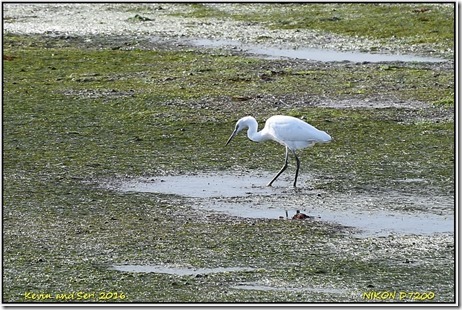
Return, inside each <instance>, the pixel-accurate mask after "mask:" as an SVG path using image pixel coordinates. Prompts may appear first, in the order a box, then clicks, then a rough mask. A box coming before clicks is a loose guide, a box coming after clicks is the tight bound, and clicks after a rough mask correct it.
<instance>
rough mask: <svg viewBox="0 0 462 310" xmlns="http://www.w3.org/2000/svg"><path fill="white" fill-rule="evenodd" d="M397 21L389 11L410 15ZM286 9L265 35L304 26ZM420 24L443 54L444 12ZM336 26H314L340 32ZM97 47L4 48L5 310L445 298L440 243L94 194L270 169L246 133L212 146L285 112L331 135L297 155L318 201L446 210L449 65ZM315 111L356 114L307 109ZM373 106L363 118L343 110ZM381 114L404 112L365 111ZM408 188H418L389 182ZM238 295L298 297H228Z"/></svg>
mask: <svg viewBox="0 0 462 310" xmlns="http://www.w3.org/2000/svg"><path fill="white" fill-rule="evenodd" d="M345 6H346V5H345ZM300 7H302V6H300ZM318 7H319V10H324V11H325V8H326V7H327V6H325V5H318ZM359 7H361V5H359ZM404 7H405V8H406V9H405V10H394V11H393V14H397V15H400V14H406V12H407V11H406V10H410V9H411V8H409V9H407V6H404ZM297 8H298V7H297ZM377 9H378V8H377ZM291 12H293V14H295V17H294V18H290V19H288V17H287V16H285V17H284V18H283V17H282V16H281V17H280V18H278V19H275V18H274V17H273V16H271V20H272V21H273V22H272V25H273V27H279V26H281V27H289V26H290V27H302V26H303V27H311V26H310V25H312V22H310V20H307V19H306V18H302V16H307V15H303V14H302V13H303V11H298V9H297V10H296V9H293V10H292V11H291ZM341 12H345V11H344V10H343V9H342V10H340V9H339V10H335V11H334V10H332V9H330V11H329V14H328V16H331V15H332V14H334V15H335V16H337V15H338V18H339V20H338V23H336V25H338V24H340V23H342V22H343V21H345V19H346V18H344V17H343V15H342V14H343V13H342V14H341ZM358 12H359V13H358V14H362V16H363V15H367V14H368V13H365V12H363V13H360V11H358ZM387 12H388V11H387ZM204 14H205V13H204ZM207 14H211V13H210V12H208V13H207ZM326 14H327V13H326ZM339 14H340V15H339ZM415 14H416V18H417V20H421V19H420V15H418V13H415ZM432 14H433V13H432ZM434 14H437V12H436V13H434ZM444 14H447V13H444ZM259 16H260V18H264V17H265V15H264V14H261V15H259ZM310 16H312V15H310ZM326 16H327V15H326ZM247 18H250V19H254V18H256V16H255V15H251V16H248V17H247ZM326 18H327V17H326ZM426 18H428V19H429V20H428V21H421V22H422V23H436V24H438V33H443V34H444V35H440V34H439V35H438V36H435V37H431V38H429V39H428V40H429V43H432V42H433V41H435V42H437V43H438V44H443V45H448V46H449V44H448V42H451V40H452V37H451V36H450V33H449V34H448V32H450V31H448V27H449V28H450V25H447V24H446V23H440V18H441V17H440V16H439V15H435V16H433V15H426ZM268 19H269V18H268ZM288 20H290V22H288ZM401 20H402V21H403V22H404V21H405V22H411V21H410V20H409V19H406V18H405V17H404V16H401ZM256 21H257V22H261V21H260V20H258V19H257V20H256ZM372 21H373V20H371V21H369V24H370V23H371V22H372ZM331 24H332V21H329V20H326V21H325V26H323V25H324V24H321V25H319V27H323V30H326V31H332V32H335V31H337V28H335V27H334V28H332V27H328V25H331ZM278 25H279V26H278ZM300 25H302V26H300ZM373 28H374V27H373V25H372V26H371V27H367V28H366V30H370V29H373ZM403 28H407V27H403ZM358 29H359V30H356V31H361V29H362V28H360V26H358ZM412 29H415V30H416V31H420V30H421V27H418V26H415V27H414V28H412ZM451 29H452V28H451ZM366 30H364V31H366ZM339 33H342V34H345V33H344V30H339ZM346 34H347V35H348V34H349V33H346ZM390 35H391V34H387V33H382V34H380V37H389V36H390ZM403 35H404V34H403ZM415 35H416V37H417V36H418V37H420V36H421V35H422V36H424V35H425V34H420V33H417V34H415ZM117 40H118V41H117V42H120V41H121V39H120V38H118V39H117ZM448 40H449V41H448ZM95 41H98V42H99V45H98V46H100V47H101V46H103V48H92V47H91V46H88V44H87V43H85V42H84V40H83V39H79V38H70V39H69V38H68V39H66V38H59V37H54V38H51V37H46V36H24V35H23V36H19V35H12V34H4V36H3V54H4V55H7V56H9V58H8V59H7V60H5V58H4V63H3V300H4V301H5V302H31V301H37V300H34V299H32V298H31V296H32V295H31V294H28V293H34V294H40V293H43V294H52V295H53V296H55V294H58V293H72V292H75V293H77V292H86V293H96V296H97V297H98V296H100V295H99V293H100V292H103V293H104V292H118V293H123V294H124V295H123V296H124V298H123V299H120V298H119V299H114V301H122V302H155V303H157V302H161V303H162V302H174V303H184V302H351V301H359V302H365V301H368V300H367V299H365V298H363V293H364V292H368V291H397V292H399V291H404V292H430V291H431V292H434V294H435V297H434V298H433V299H432V301H437V302H452V301H453V300H454V265H453V262H454V247H453V240H452V238H451V237H447V238H446V237H444V236H443V237H441V236H440V237H438V238H437V237H435V238H437V240H438V242H437V243H436V244H433V241H432V240H433V237H432V236H398V237H370V238H359V237H355V236H353V235H349V234H348V233H347V232H346V231H344V230H342V229H339V228H338V227H334V226H332V225H330V224H327V223H322V222H311V221H301V222H297V221H284V220H276V219H275V220H268V219H261V220H260V219H252V220H249V219H243V218H235V217H214V216H213V214H212V213H210V214H208V213H207V212H206V214H205V215H204V213H199V212H198V211H197V210H194V209H192V208H191V206H189V205H188V203H187V201H186V200H183V199H182V198H181V197H177V196H168V195H161V194H141V193H140V194H134V193H132V194H126V193H125V194H123V193H119V192H117V191H111V190H107V189H102V188H101V187H100V186H98V182H99V181H100V180H103V179H111V178H118V177H123V176H130V177H140V176H156V175H163V174H188V173H195V172H216V171H228V170H229V171H230V170H239V169H248V170H249V171H252V170H264V171H274V172H276V171H277V169H279V168H280V166H281V164H282V159H283V153H284V151H283V149H282V147H281V146H279V145H277V144H275V143H264V144H254V143H250V142H248V141H247V140H245V139H247V138H246V137H245V136H244V135H241V136H239V137H237V138H236V139H235V140H236V141H233V144H232V147H227V148H225V147H224V144H225V142H226V139H227V138H228V136H229V134H230V133H231V131H232V130H233V128H234V124H235V121H236V120H237V119H238V118H240V117H242V116H244V115H247V114H252V115H254V116H255V117H256V118H257V119H258V120H259V121H260V122H263V121H264V120H265V119H266V118H267V117H269V116H271V115H273V114H288V115H293V116H297V117H303V118H304V119H305V120H308V121H309V122H310V123H311V124H313V125H315V126H316V127H318V128H321V129H322V130H325V131H327V132H328V133H329V134H330V135H331V136H333V137H334V142H333V143H331V144H329V145H325V146H322V147H314V148H313V149H310V150H309V151H306V152H304V153H303V154H304V155H301V158H302V161H305V162H308V161H309V167H310V169H311V170H313V171H315V172H317V173H318V174H323V175H327V176H329V182H322V183H319V184H315V186H317V187H318V188H321V189H323V190H326V191H329V192H332V193H335V192H339V193H341V192H345V191H350V192H351V193H352V194H354V193H355V192H364V191H375V192H380V193H383V194H384V195H386V193H387V191H388V190H394V191H402V192H403V193H413V194H415V195H418V194H428V192H429V191H432V192H434V193H437V194H438V195H447V196H452V195H454V191H453V190H454V172H455V171H454V154H455V153H454V120H453V114H452V113H453V109H454V100H453V96H454V71H453V68H452V67H451V66H450V65H449V66H448V65H447V64H426V63H409V64H408V63H395V64H380V63H379V64H371V63H368V64H348V63H336V64H334V63H332V64H328V63H313V62H303V61H296V60H264V59H259V58H255V57H248V56H245V55H231V54H227V53H225V52H223V51H217V52H214V51H201V50H198V49H177V50H175V49H163V48H156V47H155V46H154V47H152V48H149V49H148V48H143V49H141V48H140V49H136V48H134V49H130V50H124V49H118V48H114V43H113V42H114V41H115V39H114V40H113V39H112V38H111V37H97V38H93V41H92V42H95ZM122 41H123V39H122ZM127 42H128V43H127V44H130V41H129V39H127ZM411 43H414V42H411ZM323 100H328V101H329V102H333V103H335V102H340V101H349V102H351V105H352V107H351V108H338V107H337V106H336V105H335V104H333V105H332V106H328V105H323V106H319V105H318V103H319V102H321V101H323ZM368 100H370V102H371V107H368V108H364V107H355V106H354V102H365V101H368ZM390 101H396V102H399V103H400V104H399V106H398V107H387V108H374V105H375V104H380V103H381V102H390ZM408 103H409V106H407V104H408ZM416 178H419V179H424V180H426V183H424V185H422V184H421V183H418V184H416V185H412V184H409V183H402V182H401V183H399V182H396V180H397V179H416ZM123 263H130V264H150V265H155V264H177V265H183V266H192V267H201V268H207V267H208V268H212V267H220V266H221V267H233V266H241V267H253V268H255V271H242V272H225V273H217V274H209V275H205V276H174V275H165V274H155V273H149V274H143V273H122V272H119V271H115V270H111V269H110V266H111V265H112V264H123ZM239 283H259V284H262V283H263V284H267V285H269V286H273V287H282V288H287V287H289V288H290V287H293V288H294V290H239V289H235V288H233V286H235V285H238V284H239ZM296 288H301V289H303V288H305V289H306V288H309V289H313V288H315V289H314V290H311V291H310V290H305V291H303V290H301V291H300V290H297V289H296ZM316 288H317V290H316ZM322 288H329V289H335V290H336V291H330V290H328V289H326V290H324V291H323V290H322ZM75 296H76V295H75ZM119 296H120V295H119ZM42 301H48V302H55V301H57V300H56V299H47V300H42ZM71 301H74V302H77V301H80V300H77V299H76V298H74V299H71ZM86 301H90V302H97V301H105V300H98V298H89V299H88V300H86ZM388 301H399V300H397V299H396V300H388ZM406 301H408V300H406ZM413 301H416V300H413Z"/></svg>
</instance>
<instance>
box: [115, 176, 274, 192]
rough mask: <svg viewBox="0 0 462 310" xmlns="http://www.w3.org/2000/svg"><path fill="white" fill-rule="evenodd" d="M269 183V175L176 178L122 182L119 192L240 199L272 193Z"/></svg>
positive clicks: (272, 189) (166, 177)
mask: <svg viewBox="0 0 462 310" xmlns="http://www.w3.org/2000/svg"><path fill="white" fill-rule="evenodd" d="M269 180H271V176H270V175H267V176H265V177H263V176H256V177H253V176H249V175H242V176H236V175H224V174H223V175H177V176H165V177H156V178H145V179H136V180H131V181H128V182H124V183H122V184H121V185H120V187H119V188H118V189H119V190H121V191H123V192H141V193H162V194H172V195H180V196H185V197H195V198H213V197H242V196H249V195H271V194H274V193H275V189H274V188H272V187H268V186H266V183H267V182H268V181H269ZM265 181H266V183H265Z"/></svg>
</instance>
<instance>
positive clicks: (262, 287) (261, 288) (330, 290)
mask: <svg viewBox="0 0 462 310" xmlns="http://www.w3.org/2000/svg"><path fill="white" fill-rule="evenodd" d="M231 288H234V289H238V290H255V291H289V292H315V293H325V294H342V293H345V292H347V290H345V289H338V288H323V287H319V288H314V287H304V288H301V287H274V286H268V285H261V284H258V283H239V284H238V285H234V286H231Z"/></svg>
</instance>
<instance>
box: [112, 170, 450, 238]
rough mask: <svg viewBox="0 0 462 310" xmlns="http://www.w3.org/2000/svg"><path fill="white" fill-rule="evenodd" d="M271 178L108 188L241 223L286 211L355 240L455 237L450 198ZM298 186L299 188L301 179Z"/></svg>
mask: <svg viewBox="0 0 462 310" xmlns="http://www.w3.org/2000/svg"><path fill="white" fill-rule="evenodd" d="M271 177H272V174H270V173H258V174H256V173H255V172H252V173H250V172H249V173H248V174H242V175H239V174H224V173H221V174H210V175H209V174H199V175H178V176H163V177H152V178H139V179H131V180H128V181H116V183H115V185H111V186H109V187H110V188H111V189H113V190H118V191H122V192H143V193H158V194H172V195H180V196H183V197H184V198H185V199H188V200H189V201H190V204H191V205H192V207H193V208H195V209H196V210H199V211H200V210H206V211H211V212H218V213H224V214H227V215H231V216H237V217H242V218H267V219H280V218H282V219H285V218H286V211H287V212H288V218H289V219H291V218H292V216H293V215H294V214H295V212H296V210H300V211H301V212H302V213H305V214H307V215H309V216H310V217H312V219H309V220H315V221H323V222H331V223H336V224H340V225H342V226H346V227H353V228H355V229H356V230H358V231H360V233H359V234H358V236H387V235H389V234H418V235H422V234H433V233H453V232H454V209H453V208H454V204H453V203H454V200H453V199H452V198H451V197H449V196H436V195H427V196H424V195H419V194H410V193H401V192H391V191H388V192H386V193H385V192H384V193H376V194H371V195H368V194H360V193H357V194H352V193H348V194H342V193H327V192H323V191H321V190H312V189H309V188H299V189H297V190H295V189H293V188H292V186H291V179H290V178H291V176H286V178H284V177H282V176H281V178H280V180H278V181H279V184H280V185H278V186H273V187H267V186H266V185H265V184H266V183H267V182H268V180H270V179H271ZM306 177H307V176H305V178H306ZM301 181H302V182H300V184H303V182H304V180H301ZM406 181H409V182H416V181H418V182H423V181H424V180H420V179H415V180H414V179H412V180H406ZM309 182H311V180H309V181H308V183H309Z"/></svg>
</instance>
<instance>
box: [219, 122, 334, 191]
mask: <svg viewBox="0 0 462 310" xmlns="http://www.w3.org/2000/svg"><path fill="white" fill-rule="evenodd" d="M245 128H248V130H247V136H248V137H249V139H250V140H252V141H255V142H262V141H267V140H273V141H276V142H278V143H280V144H282V145H284V146H285V147H286V160H285V163H284V166H283V167H282V169H281V170H280V171H279V172H278V174H277V175H276V176H275V177H274V178H273V179H272V180H271V181H270V182H269V183H268V186H271V184H273V182H274V181H275V180H276V179H277V178H278V177H279V175H280V174H281V173H282V172H283V171H284V170H285V169H286V168H287V161H288V158H289V150H290V151H291V152H292V153H293V154H294V156H295V160H296V161H297V170H296V172H295V181H294V187H295V186H297V177H298V170H299V169H300V160H299V159H298V156H297V154H296V153H295V151H296V150H300V149H304V148H307V147H311V146H313V145H314V144H316V143H327V142H330V141H331V140H332V138H331V136H329V135H328V134H327V133H326V132H325V131H322V130H319V129H317V128H315V127H314V126H311V125H310V124H308V123H306V122H304V121H302V120H301V119H298V118H295V117H292V116H285V115H275V116H271V117H270V118H268V119H267V120H266V123H265V127H264V128H263V129H262V130H261V131H257V129H258V123H257V121H256V120H255V118H253V117H252V116H246V117H243V118H241V119H240V120H238V121H237V123H236V127H235V129H234V131H233V133H232V134H231V136H230V137H229V139H228V141H227V142H226V145H228V144H229V142H230V141H231V139H232V138H234V136H236V134H237V133H239V132H240V131H241V130H243V129H245Z"/></svg>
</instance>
